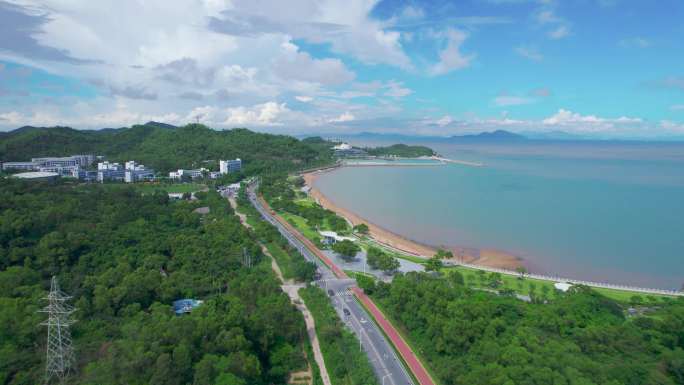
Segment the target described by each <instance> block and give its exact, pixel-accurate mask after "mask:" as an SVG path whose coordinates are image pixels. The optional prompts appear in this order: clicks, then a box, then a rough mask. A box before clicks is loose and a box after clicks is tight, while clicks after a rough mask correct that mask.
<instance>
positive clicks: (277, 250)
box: [237, 188, 316, 282]
mask: <svg viewBox="0 0 684 385" xmlns="http://www.w3.org/2000/svg"><path fill="white" fill-rule="evenodd" d="M237 203H238V211H239V212H240V213H243V214H245V215H246V217H247V223H248V224H250V225H251V226H252V228H253V230H254V233H255V234H256V236H257V238H258V239H259V241H260V242H261V243H262V244H264V245H265V246H266V248H267V249H268V251H269V252H270V253H271V255H272V256H273V258H275V260H276V262H277V263H278V266H279V267H280V270H281V272H282V273H283V278H285V279H294V280H296V281H299V282H310V281H313V279H314V276H315V274H316V265H315V264H314V263H313V262H309V261H307V260H306V259H304V257H303V256H302V255H301V254H300V253H299V251H297V250H296V249H295V248H293V247H292V246H291V245H290V244H289V243H288V242H287V240H286V239H285V238H284V237H283V236H282V235H281V234H280V232H278V229H276V228H275V227H274V226H272V225H271V224H270V223H268V222H266V221H264V220H263V219H261V216H260V215H259V212H258V211H257V210H256V209H255V208H254V207H253V206H252V205H251V203H250V202H249V199H247V195H246V192H245V190H244V188H243V189H242V190H241V191H240V193H239V195H238V199H237Z"/></svg>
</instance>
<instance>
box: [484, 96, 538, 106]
mask: <svg viewBox="0 0 684 385" xmlns="http://www.w3.org/2000/svg"><path fill="white" fill-rule="evenodd" d="M534 102H535V100H534V99H532V98H528V97H524V96H511V95H499V96H497V97H496V98H494V104H495V105H496V106H499V107H505V106H520V105H524V104H531V103H534Z"/></svg>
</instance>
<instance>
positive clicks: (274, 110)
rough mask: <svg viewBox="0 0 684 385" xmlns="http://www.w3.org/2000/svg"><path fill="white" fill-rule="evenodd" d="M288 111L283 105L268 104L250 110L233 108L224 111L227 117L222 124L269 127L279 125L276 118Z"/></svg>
mask: <svg viewBox="0 0 684 385" xmlns="http://www.w3.org/2000/svg"><path fill="white" fill-rule="evenodd" d="M289 111H290V110H289V109H288V108H287V106H286V105H285V103H280V104H279V103H276V102H268V103H263V104H258V105H255V106H253V107H252V108H246V107H242V106H241V107H234V108H228V109H227V110H226V113H227V117H226V120H225V121H224V122H223V124H224V125H226V126H235V125H237V126H250V125H255V126H271V125H280V124H282V122H279V121H278V118H279V117H280V116H281V115H282V114H283V113H287V112H289Z"/></svg>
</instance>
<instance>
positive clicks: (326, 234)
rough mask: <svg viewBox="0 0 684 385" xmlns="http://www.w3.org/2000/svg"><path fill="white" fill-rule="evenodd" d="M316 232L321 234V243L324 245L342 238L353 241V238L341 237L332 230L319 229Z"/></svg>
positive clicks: (339, 240)
mask: <svg viewBox="0 0 684 385" xmlns="http://www.w3.org/2000/svg"><path fill="white" fill-rule="evenodd" d="M318 233H319V234H321V236H322V237H323V239H322V240H321V243H323V244H324V245H332V244H333V243H337V242H342V241H344V240H347V241H352V242H353V241H354V238H350V237H343V236H341V235H338V234H337V233H336V232H334V231H319V232H318Z"/></svg>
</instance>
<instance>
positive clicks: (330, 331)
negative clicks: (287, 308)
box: [299, 286, 378, 385]
mask: <svg viewBox="0 0 684 385" xmlns="http://www.w3.org/2000/svg"><path fill="white" fill-rule="evenodd" d="M299 294H300V295H301V296H302V299H304V302H305V303H306V306H307V307H308V308H309V311H311V314H312V315H313V317H314V319H315V320H316V334H317V335H318V340H319V342H320V344H321V351H322V352H323V357H324V359H325V365H326V367H327V369H328V373H329V374H330V377H331V378H330V380H331V381H332V383H333V385H377V384H378V381H377V379H376V377H375V374H374V373H373V369H372V368H371V366H370V363H369V362H368V357H367V356H366V353H365V352H364V351H362V350H360V349H359V342H358V340H357V339H356V337H355V336H354V334H352V332H351V331H349V330H348V329H347V327H346V326H345V325H344V324H343V323H342V321H341V320H340V318H339V316H338V315H337V313H336V312H335V309H334V308H333V307H332V305H331V304H330V299H329V298H328V296H327V295H326V293H325V292H324V291H323V290H322V289H319V288H317V287H313V286H311V287H307V288H304V289H300V290H299Z"/></svg>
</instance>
